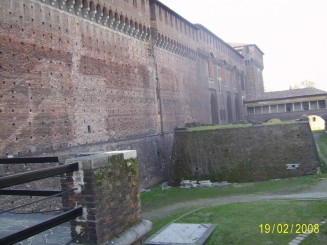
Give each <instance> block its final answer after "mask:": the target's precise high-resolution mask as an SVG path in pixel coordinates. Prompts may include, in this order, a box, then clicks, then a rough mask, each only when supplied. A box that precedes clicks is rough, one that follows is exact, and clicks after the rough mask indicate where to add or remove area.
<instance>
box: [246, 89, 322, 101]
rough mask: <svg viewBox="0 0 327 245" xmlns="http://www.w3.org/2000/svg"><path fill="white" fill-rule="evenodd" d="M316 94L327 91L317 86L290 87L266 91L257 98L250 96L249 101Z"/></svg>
mask: <svg viewBox="0 0 327 245" xmlns="http://www.w3.org/2000/svg"><path fill="white" fill-rule="evenodd" d="M314 95H327V92H326V91H323V90H320V89H316V88H300V89H289V90H283V91H274V92H265V93H263V94H262V95H259V96H257V97H256V98H249V99H248V100H246V101H247V102H248V101H260V100H276V99H286V98H292V97H307V96H314Z"/></svg>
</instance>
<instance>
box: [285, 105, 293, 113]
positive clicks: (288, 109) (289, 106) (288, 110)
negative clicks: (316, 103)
mask: <svg viewBox="0 0 327 245" xmlns="http://www.w3.org/2000/svg"><path fill="white" fill-rule="evenodd" d="M286 111H287V112H290V111H293V105H292V104H286Z"/></svg>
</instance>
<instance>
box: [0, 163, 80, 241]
mask: <svg viewBox="0 0 327 245" xmlns="http://www.w3.org/2000/svg"><path fill="white" fill-rule="evenodd" d="M58 161H59V160H58V157H38V158H8V159H0V164H22V163H58ZM77 170H78V163H71V164H67V165H59V166H54V167H47V168H42V169H38V170H32V171H27V172H23V173H18V174H11V175H6V176H3V177H0V195H16V196H17V195H19V196H44V197H45V198H42V199H39V200H36V201H32V202H29V203H27V204H23V205H20V206H16V207H12V208H10V209H7V210H2V211H1V212H0V214H2V213H7V212H11V211H12V210H15V209H18V208H22V207H25V206H28V205H31V204H34V203H37V202H42V201H45V200H48V199H50V198H54V197H60V196H62V195H63V194H65V193H67V192H70V191H74V189H71V190H66V191H59V190H12V189H3V188H7V187H12V186H15V185H19V184H24V183H28V182H31V181H35V180H40V179H46V178H49V177H54V176H58V175H61V174H65V173H69V172H73V171H77ZM82 213H83V210H82V207H76V208H74V209H71V210H69V211H65V212H63V213H61V214H58V215H56V216H52V217H51V218H49V219H47V220H45V221H43V222H40V223H38V224H36V225H33V226H31V227H29V228H26V229H24V230H21V231H18V232H16V233H14V234H11V235H8V236H6V237H2V238H0V244H14V243H17V242H19V241H22V240H24V239H26V238H28V237H31V236H34V235H36V234H38V233H41V232H43V231H45V230H47V229H50V228H52V227H55V226H57V225H60V224H62V223H65V222H67V221H69V220H72V219H74V218H76V217H78V216H81V215H82Z"/></svg>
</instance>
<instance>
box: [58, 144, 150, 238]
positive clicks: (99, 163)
mask: <svg viewBox="0 0 327 245" xmlns="http://www.w3.org/2000/svg"><path fill="white" fill-rule="evenodd" d="M66 158H67V159H66V160H63V159H62V160H61V161H64V162H65V164H68V163H73V162H78V163H79V167H80V170H79V171H76V172H73V173H69V174H66V175H65V176H62V178H61V183H62V190H63V191H64V190H68V189H73V188H74V189H75V188H76V189H77V190H75V191H71V192H68V194H67V195H65V196H63V206H64V208H67V209H70V208H73V207H75V206H82V207H83V216H82V217H79V218H77V219H75V220H74V221H72V222H71V225H72V237H74V236H76V235H77V234H80V233H81V236H80V238H79V240H80V242H82V243H86V244H103V243H105V242H108V241H109V240H111V239H113V238H114V237H116V236H119V235H120V234H121V233H122V232H124V231H126V230H127V229H128V228H131V227H133V226H134V225H137V224H139V223H140V222H141V215H140V212H141V202H140V192H139V180H138V174H137V172H138V166H137V160H136V151H133V150H131V151H116V152H106V153H100V154H95V155H88V156H81V157H75V158H71V157H66ZM146 224H147V223H146ZM143 226H144V225H143ZM142 229H143V228H142ZM143 230H145V231H146V230H147V229H143ZM143 235H144V234H143ZM141 237H142V234H141V235H140V236H139V237H138V238H141Z"/></svg>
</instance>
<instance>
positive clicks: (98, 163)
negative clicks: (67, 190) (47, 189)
mask: <svg viewBox="0 0 327 245" xmlns="http://www.w3.org/2000/svg"><path fill="white" fill-rule="evenodd" d="M120 154H122V155H123V157H124V160H128V159H136V158H137V153H136V150H126V151H108V152H97V153H95V154H74V155H70V156H72V158H69V159H67V160H66V159H65V158H64V157H62V158H61V159H60V160H61V161H62V162H65V163H66V164H68V163H73V162H78V163H79V165H80V167H81V168H82V169H97V168H101V167H106V166H107V165H108V162H109V161H110V157H111V156H115V155H120ZM66 158H67V157H66Z"/></svg>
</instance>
